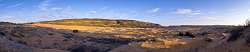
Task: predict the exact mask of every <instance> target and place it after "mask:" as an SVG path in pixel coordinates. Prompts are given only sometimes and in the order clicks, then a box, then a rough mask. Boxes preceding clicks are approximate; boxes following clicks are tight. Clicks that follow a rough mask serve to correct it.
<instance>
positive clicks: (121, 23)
mask: <svg viewBox="0 0 250 52" xmlns="http://www.w3.org/2000/svg"><path fill="white" fill-rule="evenodd" d="M38 23H45V24H56V25H76V26H99V27H131V28H155V27H161V25H159V24H155V23H149V22H142V21H136V20H111V19H62V20H54V21H43V22H38Z"/></svg>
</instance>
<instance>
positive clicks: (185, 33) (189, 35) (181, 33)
mask: <svg viewBox="0 0 250 52" xmlns="http://www.w3.org/2000/svg"><path fill="white" fill-rule="evenodd" d="M177 36H186V37H191V38H194V37H195V36H194V35H193V34H192V33H190V32H184V33H183V32H179V33H178V34H177Z"/></svg>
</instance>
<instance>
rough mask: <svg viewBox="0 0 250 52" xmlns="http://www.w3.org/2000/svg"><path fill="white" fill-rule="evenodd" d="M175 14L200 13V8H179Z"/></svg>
mask: <svg viewBox="0 0 250 52" xmlns="http://www.w3.org/2000/svg"><path fill="white" fill-rule="evenodd" d="M175 13H176V14H190V15H198V14H201V13H200V10H193V9H187V8H179V9H176V11H175Z"/></svg>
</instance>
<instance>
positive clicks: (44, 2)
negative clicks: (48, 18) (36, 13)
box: [38, 0, 51, 11]
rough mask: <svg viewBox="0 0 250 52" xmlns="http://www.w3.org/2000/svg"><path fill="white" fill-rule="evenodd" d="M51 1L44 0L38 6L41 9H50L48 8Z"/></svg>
mask: <svg viewBox="0 0 250 52" xmlns="http://www.w3.org/2000/svg"><path fill="white" fill-rule="evenodd" d="M49 2H51V1H50V0H44V1H42V2H41V3H40V4H39V5H38V8H39V9H40V10H44V11H46V10H48V8H49V6H50V5H49Z"/></svg>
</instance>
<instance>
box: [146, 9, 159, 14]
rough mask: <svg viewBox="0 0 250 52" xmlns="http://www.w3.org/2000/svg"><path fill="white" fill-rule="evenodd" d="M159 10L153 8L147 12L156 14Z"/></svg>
mask: <svg viewBox="0 0 250 52" xmlns="http://www.w3.org/2000/svg"><path fill="white" fill-rule="evenodd" d="M159 10H160V8H154V9H151V10H149V11H148V12H149V13H155V12H158V11H159Z"/></svg>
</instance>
